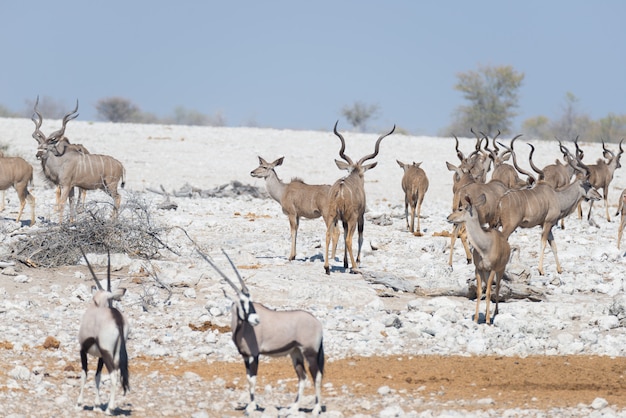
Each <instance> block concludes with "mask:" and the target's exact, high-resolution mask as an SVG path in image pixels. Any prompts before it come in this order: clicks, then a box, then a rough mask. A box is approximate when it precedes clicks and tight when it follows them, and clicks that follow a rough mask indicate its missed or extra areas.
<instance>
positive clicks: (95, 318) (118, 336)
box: [77, 248, 129, 415]
mask: <svg viewBox="0 0 626 418" xmlns="http://www.w3.org/2000/svg"><path fill="white" fill-rule="evenodd" d="M81 252H82V254H83V257H84V258H85V261H86V262H87V266H88V267H89V271H90V273H91V276H92V277H93V280H94V281H95V282H96V287H97V291H95V293H94V295H93V299H92V300H91V302H90V303H89V306H88V307H87V310H86V311H85V313H84V315H83V318H82V320H81V322H80V330H79V331H78V342H79V343H80V361H81V365H82V373H81V385H80V394H79V395H78V402H77V403H78V406H81V405H82V404H83V391H84V389H85V382H86V381H87V370H88V362H87V355H88V354H89V355H91V356H94V357H97V358H98V366H97V369H96V377H95V380H96V398H95V403H94V407H100V405H101V404H100V378H101V374H102V366H104V365H106V368H107V370H108V372H109V375H110V377H111V396H110V398H109V402H108V405H107V407H106V411H105V412H106V413H107V414H109V415H110V414H111V413H112V412H113V411H115V393H116V388H117V385H118V382H121V384H122V388H123V389H124V395H126V392H127V391H128V390H129V383H128V353H127V352H126V341H127V338H128V331H129V327H128V322H127V321H126V319H125V318H124V315H122V313H121V312H120V311H119V310H118V309H116V308H115V307H113V301H114V300H120V299H121V298H122V296H124V294H125V293H126V289H124V288H119V289H116V290H114V291H112V290H111V259H110V257H109V260H108V265H107V289H106V290H105V289H104V288H103V287H102V285H101V284H100V281H99V280H98V278H97V277H96V274H95V273H94V271H93V268H92V267H91V264H89V260H88V259H87V257H86V256H85V253H84V252H83V250H82V248H81Z"/></svg>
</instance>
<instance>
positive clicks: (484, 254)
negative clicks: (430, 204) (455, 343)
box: [448, 194, 511, 324]
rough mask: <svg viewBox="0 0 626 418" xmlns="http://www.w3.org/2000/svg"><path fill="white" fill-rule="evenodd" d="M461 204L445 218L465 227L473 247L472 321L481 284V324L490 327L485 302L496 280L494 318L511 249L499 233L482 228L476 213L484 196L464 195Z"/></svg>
mask: <svg viewBox="0 0 626 418" xmlns="http://www.w3.org/2000/svg"><path fill="white" fill-rule="evenodd" d="M464 200H465V201H464V202H463V204H462V205H461V206H460V207H459V208H458V209H457V210H456V211H454V212H452V213H451V214H450V216H448V222H452V223H454V224H460V223H463V224H465V228H466V229H467V236H468V239H469V241H470V243H471V244H472V247H473V249H474V250H473V254H472V256H473V259H474V266H475V274H476V312H475V314H474V321H476V323H478V319H479V314H478V311H479V308H480V300H481V298H482V290H483V287H482V285H483V283H486V285H487V286H486V294H485V305H486V306H485V323H486V324H491V320H490V315H489V303H490V302H491V287H492V285H493V281H494V279H495V281H496V294H495V302H496V309H495V311H494V316H495V315H497V314H498V302H499V299H500V296H499V295H500V284H501V281H502V278H503V277H504V270H505V268H506V265H507V263H508V262H509V257H510V255H511V247H510V246H509V243H508V241H507V239H506V237H505V236H504V235H503V234H502V232H500V231H498V230H497V229H494V228H489V229H486V230H485V229H483V227H482V225H481V222H480V219H479V217H478V211H477V210H476V209H477V208H478V207H480V206H481V205H483V204H485V202H486V198H485V195H484V194H481V195H480V196H478V198H477V199H475V200H472V198H470V197H469V196H465V199H464Z"/></svg>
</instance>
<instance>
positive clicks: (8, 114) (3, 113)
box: [0, 105, 18, 118]
mask: <svg viewBox="0 0 626 418" xmlns="http://www.w3.org/2000/svg"><path fill="white" fill-rule="evenodd" d="M17 116H18V115H17V114H16V113H15V112H12V111H10V110H9V108H8V107H6V106H4V105H0V118H14V117H17Z"/></svg>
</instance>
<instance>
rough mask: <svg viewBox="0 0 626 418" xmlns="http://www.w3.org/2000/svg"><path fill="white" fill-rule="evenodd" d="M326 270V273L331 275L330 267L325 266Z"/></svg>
mask: <svg viewBox="0 0 626 418" xmlns="http://www.w3.org/2000/svg"><path fill="white" fill-rule="evenodd" d="M324 270H326V274H328V275H329V276H330V267H328V266H324Z"/></svg>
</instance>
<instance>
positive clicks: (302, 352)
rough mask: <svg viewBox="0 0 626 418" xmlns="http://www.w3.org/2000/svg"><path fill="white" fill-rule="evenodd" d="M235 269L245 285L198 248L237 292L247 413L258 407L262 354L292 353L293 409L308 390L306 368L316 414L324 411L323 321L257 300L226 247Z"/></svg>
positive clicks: (235, 323)
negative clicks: (295, 391) (295, 384)
mask: <svg viewBox="0 0 626 418" xmlns="http://www.w3.org/2000/svg"><path fill="white" fill-rule="evenodd" d="M222 252H223V254H224V255H225V256H226V258H227V259H228V262H229V263H230V265H231V267H232V268H233V270H234V271H235V274H236V276H237V279H239V284H240V285H241V289H240V288H239V287H237V286H236V285H235V283H233V281H231V280H230V279H229V278H228V277H227V276H226V275H225V274H224V273H223V272H222V271H221V270H220V269H219V268H218V267H217V265H216V264H215V263H213V261H211V260H210V259H209V257H207V256H206V255H205V254H203V253H202V252H200V251H199V250H198V253H199V254H200V256H201V257H202V258H204V260H206V262H208V263H209V264H210V265H211V267H213V269H215V271H216V272H217V273H218V274H219V275H220V276H221V277H222V278H223V279H224V280H226V282H227V283H228V284H229V285H230V287H232V288H233V290H234V291H235V293H237V299H236V300H233V305H232V308H231V310H232V320H231V330H232V339H233V343H235V346H236V347H237V351H239V354H241V356H242V357H243V361H244V364H245V366H246V375H247V379H248V385H249V392H250V403H249V404H248V405H247V407H246V413H248V414H249V413H251V412H253V411H255V410H256V409H257V404H256V400H255V396H254V393H255V386H256V376H257V371H258V369H259V356H260V355H261V354H263V355H267V356H271V357H282V356H286V355H289V356H291V361H292V363H293V367H294V369H295V371H296V374H297V375H298V395H297V397H296V401H295V402H294V403H293V404H292V405H291V407H290V411H291V412H292V413H297V412H298V410H299V408H300V402H301V400H302V397H303V394H304V386H305V382H306V370H305V367H304V362H305V359H306V362H307V364H308V366H309V373H310V374H311V378H312V379H313V382H314V385H315V406H314V407H313V411H312V412H313V414H315V415H317V414H319V413H320V412H322V377H323V374H324V345H323V330H322V324H321V322H320V321H319V320H317V319H316V318H315V317H314V316H313V315H311V314H310V313H309V312H306V311H302V310H290V311H275V310H273V309H269V308H267V307H265V306H264V305H262V304H260V303H257V302H253V301H252V297H251V296H250V291H249V290H248V287H247V286H246V284H245V283H244V281H243V279H242V278H241V275H240V274H239V271H238V270H237V268H236V267H235V264H234V263H233V262H232V260H231V259H230V257H229V256H228V254H226V252H224V250H222Z"/></svg>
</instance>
